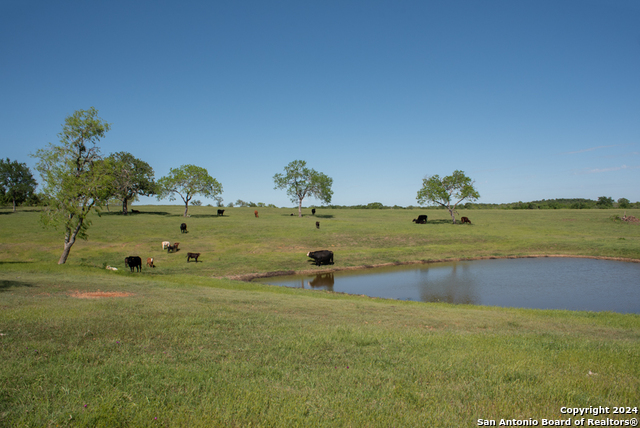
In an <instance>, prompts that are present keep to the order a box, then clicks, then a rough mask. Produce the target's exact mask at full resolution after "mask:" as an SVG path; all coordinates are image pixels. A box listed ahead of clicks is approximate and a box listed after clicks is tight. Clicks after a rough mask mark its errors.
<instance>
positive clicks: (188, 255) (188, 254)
mask: <svg viewBox="0 0 640 428" xmlns="http://www.w3.org/2000/svg"><path fill="white" fill-rule="evenodd" d="M198 257H200V253H187V263H189V260H191V259H195V261H196V263H198Z"/></svg>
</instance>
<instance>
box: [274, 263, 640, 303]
mask: <svg viewBox="0 0 640 428" xmlns="http://www.w3.org/2000/svg"><path fill="white" fill-rule="evenodd" d="M261 282H266V283H269V284H275V285H284V286H289V287H301V288H311V289H314V290H328V291H337V292H344V293H351V294H364V295H368V296H372V297H384V298H392V299H401V300H420V301H423V302H447V303H456V304H474V305H491V306H503V307H526V308H538V309H570V310H590V311H605V310H606V311H615V312H622V313H640V263H625V262H616V261H610V260H594V259H572V258H527V259H502V260H478V261H466V262H450V263H438V264H430V265H410V266H394V267H390V268H376V269H366V270H363V271H341V272H335V273H324V274H318V275H302V276H290V277H272V278H268V279H264V280H262V281H261Z"/></svg>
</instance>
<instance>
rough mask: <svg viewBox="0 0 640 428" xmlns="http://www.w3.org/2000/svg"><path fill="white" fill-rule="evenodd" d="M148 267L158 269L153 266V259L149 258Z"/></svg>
mask: <svg viewBox="0 0 640 428" xmlns="http://www.w3.org/2000/svg"><path fill="white" fill-rule="evenodd" d="M147 266H149V267H152V268H154V267H156V265H154V264H153V257H147Z"/></svg>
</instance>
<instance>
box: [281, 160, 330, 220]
mask: <svg viewBox="0 0 640 428" xmlns="http://www.w3.org/2000/svg"><path fill="white" fill-rule="evenodd" d="M273 182H274V183H275V187H274V189H286V190H287V195H289V197H290V198H291V202H293V203H297V204H298V217H302V200H303V199H304V198H306V197H307V196H313V197H314V198H316V199H319V200H321V201H322V202H323V203H326V204H330V203H331V196H333V190H331V186H332V185H333V179H332V178H331V177H328V176H326V175H325V174H323V173H321V172H318V171H316V170H314V169H309V168H307V162H305V161H301V160H295V161H293V162H291V163H289V165H287V166H285V167H284V173H282V174H276V175H274V176H273Z"/></svg>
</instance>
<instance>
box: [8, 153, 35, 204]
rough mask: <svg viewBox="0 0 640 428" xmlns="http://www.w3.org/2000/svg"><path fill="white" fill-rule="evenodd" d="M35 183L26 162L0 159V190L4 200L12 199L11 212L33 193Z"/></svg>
mask: <svg viewBox="0 0 640 428" xmlns="http://www.w3.org/2000/svg"><path fill="white" fill-rule="evenodd" d="M37 184H38V183H36V180H35V179H34V178H33V175H32V174H31V171H30V170H29V167H28V166H27V164H25V163H19V162H18V161H13V162H11V160H10V159H9V158H7V160H6V161H5V160H3V159H0V191H1V192H2V194H3V196H4V199H5V200H8V201H12V203H13V212H16V205H17V204H20V203H22V202H24V201H26V200H27V199H29V198H30V197H31V196H32V195H33V194H34V192H35V191H36V185H37Z"/></svg>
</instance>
